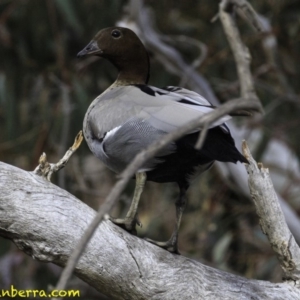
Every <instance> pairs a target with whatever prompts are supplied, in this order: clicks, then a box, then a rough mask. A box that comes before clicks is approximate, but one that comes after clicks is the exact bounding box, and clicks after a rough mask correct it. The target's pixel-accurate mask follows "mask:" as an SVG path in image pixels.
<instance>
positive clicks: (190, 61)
mask: <svg viewBox="0 0 300 300" xmlns="http://www.w3.org/2000/svg"><path fill="white" fill-rule="evenodd" d="M218 2H219V1H209V0H197V1H195V0H176V1H174V0H164V1H150V0H146V1H143V3H144V6H143V7H142V8H141V9H143V10H146V11H147V13H148V14H149V16H150V20H151V24H150V25H151V26H152V27H153V28H154V29H155V32H156V33H157V36H158V37H160V38H161V41H162V42H164V43H167V44H168V46H169V47H172V48H174V49H175V50H176V51H177V52H178V53H179V54H180V57H181V58H182V59H183V61H184V62H185V63H186V64H187V65H190V66H193V67H194V70H195V72H197V74H200V75H201V76H203V79H204V80H205V84H206V86H205V89H206V90H205V92H206V95H207V93H212V95H213V94H214V95H215V96H216V98H217V99H218V101H219V102H220V103H222V102H225V101H226V100H229V99H232V98H235V97H237V96H238V95H239V82H238V80H237V74H236V66H235V62H234V59H233V55H232V52H231V50H230V48H229V45H228V42H227V40H226V36H225V34H224V31H223V28H222V24H221V22H220V21H219V20H216V21H215V22H211V19H212V18H213V17H214V16H215V15H216V14H217V12H218ZM128 4H130V5H131V6H130V5H128ZM133 4H134V2H133V1H120V0H102V1H99V0H45V1H39V0H14V1H10V0H1V1H0V57H1V64H0V126H1V130H0V160H1V161H3V162H6V163H9V164H12V165H14V166H17V167H20V168H22V169H25V170H28V171H31V170H33V169H34V168H35V167H36V166H37V163H38V158H39V156H40V155H41V153H42V152H46V153H47V155H48V160H49V161H50V162H57V161H58V160H59V159H60V158H61V157H62V156H63V154H64V153H65V151H66V150H67V149H68V148H69V147H70V146H71V145H72V143H73V140H74V137H75V136H76V134H77V133H78V131H79V130H81V128H82V122H83V118H84V114H85V112H86V110H87V108H88V106H89V104H90V102H91V101H92V100H93V99H94V98H95V97H96V96H97V95H99V94H100V93H101V92H102V91H103V90H104V89H106V88H107V87H108V86H109V85H110V84H111V83H112V82H113V81H114V79H115V78H116V75H117V72H116V70H115V69H114V68H113V66H112V65H110V64H109V63H108V62H106V61H104V60H99V59H97V58H93V57H90V58H88V59H85V60H78V59H77V58H76V54H77V53H78V52H79V51H80V50H81V49H82V48H83V47H84V46H85V45H86V44H87V43H88V42H89V41H90V40H91V38H92V37H93V36H94V35H95V34H96V33H97V31H98V30H99V29H101V28H104V27H109V26H114V25H115V24H116V23H117V22H120V23H119V24H123V25H124V24H125V25H126V24H127V25H128V26H129V25H130V24H131V25H132V26H133V27H134V28H135V29H136V30H137V33H139V26H138V22H137V20H134V17H133V15H130V10H132V9H134V7H133ZM251 4H252V5H253V7H254V8H255V10H256V12H258V13H259V14H260V16H261V20H262V22H263V24H264V25H265V28H266V30H265V32H263V33H257V32H255V30H253V29H252V28H251V26H249V24H248V23H247V22H245V20H243V19H242V18H240V17H237V24H238V25H239V29H240V32H241V36H242V39H243V41H244V43H245V44H246V45H247V46H248V47H249V50H250V53H251V55H252V66H251V69H252V74H253V78H254V82H255V87H256V90H257V93H258V95H259V98H260V100H261V101H262V104H263V106H264V108H265V115H264V116H259V115H258V116H255V117H253V118H236V119H235V120H234V121H233V123H232V126H233V128H234V129H233V135H235V134H236V135H237V136H238V139H237V146H238V148H239V149H240V146H241V145H240V138H246V139H247V140H248V142H249V144H250V146H251V148H252V151H253V152H252V154H253V156H254V157H255V158H256V160H258V161H263V162H264V164H265V165H266V166H267V167H269V168H270V171H271V173H272V176H273V179H274V184H275V186H276V189H277V191H278V193H279V195H280V196H281V198H282V200H283V201H284V202H285V203H286V204H288V206H289V207H290V210H291V212H292V214H293V218H294V219H293V220H294V221H291V222H294V225H295V226H296V227H297V224H298V223H297V222H299V219H298V217H299V218H300V196H299V183H300V175H299V165H298V159H299V156H300V143H299V139H300V130H299V125H300V117H299V116H300V97H299V93H300V84H299V83H300V69H299V67H298V66H299V65H300V18H299V15H300V2H299V1H297V0H286V1H280V0H264V1H261V0H253V1H251ZM143 34H144V37H147V31H145V30H143V32H141V38H142V39H143ZM146 45H147V43H146ZM148 50H149V54H150V59H151V66H152V68H151V77H150V84H151V85H156V86H166V85H181V86H185V87H187V88H190V86H189V79H188V78H187V77H186V74H184V73H182V72H181V73H180V72H175V71H174V69H172V64H171V63H169V65H168V66H167V65H166V64H164V63H162V60H161V59H159V55H158V54H159V53H157V52H156V50H155V47H154V48H153V47H152V48H151V47H149V48H148ZM202 88H203V86H202ZM204 94H205V93H204ZM215 96H213V97H215ZM209 100H211V99H209ZM232 168H242V171H241V172H244V173H245V171H244V167H243V166H236V167H234V166H232ZM232 172H235V171H234V170H233V171H232ZM231 175H232V174H231V173H228V172H227V173H226V172H222V166H219V167H213V168H212V169H210V171H208V172H206V173H205V174H203V175H202V176H201V177H199V178H197V179H196V180H195V182H194V183H193V185H192V186H191V187H190V189H189V192H188V197H189V202H188V207H187V209H186V212H185V214H184V217H183V221H182V227H181V231H180V236H179V249H180V251H181V253H182V254H183V255H185V256H188V257H191V258H193V259H196V260H199V261H201V262H203V263H205V264H207V265H210V266H213V267H215V268H219V269H222V270H226V271H228V272H231V273H235V274H240V275H242V276H246V277H247V278H255V279H264V280H270V281H272V282H278V281H281V277H282V273H281V269H280V266H279V265H278V262H277V259H276V257H275V255H274V253H273V251H272V249H271V247H270V245H269V243H268V240H267V238H266V237H265V236H264V235H263V233H262V232H261V229H260V227H259V224H258V217H257V216H256V213H255V208H254V205H253V203H252V201H251V200H250V199H249V197H248V196H247V192H245V191H244V192H242V191H241V189H240V188H238V187H237V185H238V184H237V183H235V181H234V180H233V179H232V178H231V177H232V176H231ZM54 177H55V178H54V179H53V181H54V183H55V184H57V185H59V186H60V187H62V188H63V189H66V190H67V191H69V192H70V193H72V194H74V195H76V196H77V197H78V198H79V199H80V200H82V201H84V202H85V203H86V204H87V205H89V206H91V207H92V208H94V209H97V208H98V206H99V205H101V203H102V202H103V201H104V199H105V197H106V195H107V194H108V193H109V191H110V190H111V188H112V187H113V185H114V183H115V181H116V176H115V174H113V173H112V172H110V171H109V170H108V169H107V168H106V167H105V166H103V165H102V164H101V162H100V161H98V160H97V159H96V158H94V157H93V156H92V154H91V153H90V151H89V149H88V148H87V146H86V144H85V142H84V143H83V144H82V146H81V147H80V149H79V150H78V151H77V152H76V154H75V155H74V156H73V157H72V159H71V160H70V162H69V163H68V165H67V167H66V168H65V169H64V170H62V171H60V172H59V173H58V174H56V175H55V176H54ZM133 188H134V181H132V182H131V183H130V184H129V185H128V187H127V188H126V190H125V191H124V193H123V195H122V197H121V199H120V201H119V203H118V205H117V206H116V207H115V208H114V210H113V212H112V215H113V216H121V215H124V214H125V213H126V211H127V209H128V207H129V203H130V200H131V196H132V192H133ZM244 189H246V188H244ZM177 193H178V191H177V188H176V186H174V185H173V184H156V183H151V182H148V183H147V184H146V188H145V191H144V193H143V196H142V201H141V204H140V210H139V211H140V212H139V216H140V219H141V221H142V223H143V227H142V228H139V229H138V230H139V231H138V235H139V236H140V237H144V236H147V237H151V238H152V239H157V240H166V239H168V238H169V236H170V234H171V232H172V230H173V226H174V222H175V208H174V200H175V198H176V196H177ZM66 210H67V207H66ZM36 222H39V220H36ZM299 229H300V228H299ZM298 242H299V239H298ZM99 255H101V254H99ZM60 272H61V269H60V268H59V267H57V266H55V265H52V264H44V263H40V262H38V261H34V260H33V259H32V258H30V257H28V256H26V255H25V254H24V253H23V252H21V251H19V250H18V249H17V248H16V246H15V245H14V244H13V243H12V242H10V241H8V240H4V239H2V238H0V287H1V288H6V287H9V286H10V285H11V284H13V285H14V286H15V287H17V288H19V289H25V288H40V289H46V288H47V286H48V285H49V284H52V285H55V284H56V281H57V278H58V276H59V274H60ZM71 287H75V288H80V290H81V291H82V295H83V296H84V297H85V298H86V299H100V298H99V297H100V296H99V294H98V293H97V292H96V291H93V290H91V289H90V288H89V286H88V285H86V284H84V283H83V282H81V281H80V280H79V279H77V278H75V277H74V278H73V280H72V282H71V285H70V288H71ZM103 299H104V298H103Z"/></svg>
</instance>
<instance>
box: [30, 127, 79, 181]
mask: <svg viewBox="0 0 300 300" xmlns="http://www.w3.org/2000/svg"><path fill="white" fill-rule="evenodd" d="M82 140H83V135H82V131H79V133H78V134H77V136H76V137H75V141H74V144H73V145H72V147H70V148H69V150H68V151H67V152H66V154H65V155H64V156H63V158H62V159H61V160H60V161H59V162H58V163H56V164H50V163H49V162H48V161H47V155H46V153H43V154H42V155H41V157H40V159H39V165H38V166H37V167H36V168H35V170H34V171H33V173H35V174H37V175H39V176H42V177H44V178H46V179H47V180H48V181H51V176H52V174H53V173H56V172H58V171H59V170H61V169H62V168H63V167H65V165H66V164H67V163H68V161H69V159H70V158H71V156H72V155H73V153H74V152H75V151H76V150H77V149H78V148H79V146H80V145H81V142H82Z"/></svg>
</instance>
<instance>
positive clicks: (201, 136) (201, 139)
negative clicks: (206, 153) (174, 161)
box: [195, 124, 208, 150]
mask: <svg viewBox="0 0 300 300" xmlns="http://www.w3.org/2000/svg"><path fill="white" fill-rule="evenodd" d="M207 130H208V124H204V126H203V128H202V129H201V131H200V134H199V137H198V140H197V143H196V145H195V149H197V150H200V149H201V147H202V146H203V143H204V141H205V138H206V135H207Z"/></svg>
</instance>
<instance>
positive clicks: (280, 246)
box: [243, 141, 300, 286]
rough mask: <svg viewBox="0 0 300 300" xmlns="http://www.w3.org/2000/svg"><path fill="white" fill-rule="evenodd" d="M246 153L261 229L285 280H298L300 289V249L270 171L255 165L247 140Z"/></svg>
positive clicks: (251, 187) (250, 183)
mask: <svg viewBox="0 0 300 300" xmlns="http://www.w3.org/2000/svg"><path fill="white" fill-rule="evenodd" d="M243 154H244V156H245V157H246V158H247V159H248V161H249V165H246V169H247V172H248V174H249V188H250V194H251V197H252V199H253V201H254V204H255V207H256V212H257V214H258V216H259V218H260V226H261V229H262V231H263V233H264V234H266V235H267V237H268V239H269V241H270V244H271V246H272V248H273V250H274V251H275V253H276V254H277V257H278V259H279V262H280V265H281V267H282V269H283V272H284V277H285V278H286V279H289V280H295V281H297V284H298V286H300V285H299V284H300V281H299V280H300V248H299V246H298V245H297V243H296V241H295V239H294V237H293V235H292V233H291V232H290V230H289V228H288V226H287V224H286V221H285V218H284V215H283V212H282V209H281V207H280V204H279V201H278V199H277V195H276V192H275V191H274V187H273V184H272V180H271V178H270V175H269V170H268V169H266V168H264V167H263V165H262V163H259V164H257V163H256V161H255V160H254V159H253V157H252V155H251V153H250V150H249V148H248V146H247V144H246V142H245V141H244V142H243Z"/></svg>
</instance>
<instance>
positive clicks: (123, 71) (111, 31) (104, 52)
mask: <svg viewBox="0 0 300 300" xmlns="http://www.w3.org/2000/svg"><path fill="white" fill-rule="evenodd" d="M87 55H97V56H100V57H103V58H106V59H108V60H109V61H110V62H111V63H112V64H114V65H115V66H116V67H117V69H118V70H119V76H118V79H117V81H119V82H120V83H124V84H128V83H129V84H134V83H136V84H141V83H147V81H148V77H149V58H148V54H147V51H146V49H145V47H144V45H143V44H142V42H141V41H140V39H139V38H138V37H137V35H136V34H135V33H134V32H133V31H132V30H130V29H128V28H123V27H109V28H105V29H102V30H100V31H99V32H98V33H97V34H96V36H95V37H94V38H93V39H92V41H91V42H90V43H89V44H88V45H87V46H86V47H85V48H84V49H83V50H82V51H80V52H79V53H78V54H77V57H84V56H87Z"/></svg>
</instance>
